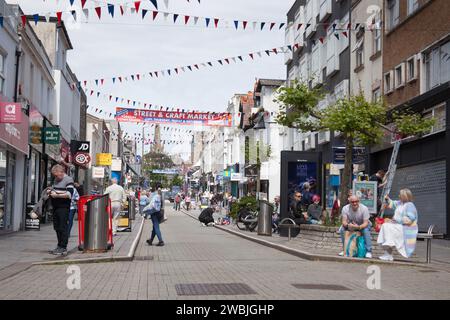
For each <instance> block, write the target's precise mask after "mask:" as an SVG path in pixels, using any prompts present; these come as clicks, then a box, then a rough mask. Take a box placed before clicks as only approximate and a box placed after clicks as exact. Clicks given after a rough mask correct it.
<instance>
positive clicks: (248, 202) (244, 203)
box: [230, 197, 258, 219]
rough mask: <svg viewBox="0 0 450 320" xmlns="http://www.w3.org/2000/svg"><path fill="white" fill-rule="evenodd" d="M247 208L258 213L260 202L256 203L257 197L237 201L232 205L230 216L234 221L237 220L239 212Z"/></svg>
mask: <svg viewBox="0 0 450 320" xmlns="http://www.w3.org/2000/svg"><path fill="white" fill-rule="evenodd" d="M245 207H247V208H249V210H250V211H257V210H258V202H257V201H256V198H255V197H242V198H240V199H239V201H237V202H235V203H233V204H232V205H231V211H230V216H231V217H232V218H233V219H236V218H237V214H238V213H239V211H240V210H241V209H242V208H245Z"/></svg>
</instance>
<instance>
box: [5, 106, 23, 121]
mask: <svg viewBox="0 0 450 320" xmlns="http://www.w3.org/2000/svg"><path fill="white" fill-rule="evenodd" d="M21 122H22V104H21V103H12V102H0V123H21Z"/></svg>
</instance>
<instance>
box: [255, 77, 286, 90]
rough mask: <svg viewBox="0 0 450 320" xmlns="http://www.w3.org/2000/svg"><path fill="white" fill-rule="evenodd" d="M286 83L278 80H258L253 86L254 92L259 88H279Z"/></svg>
mask: <svg viewBox="0 0 450 320" xmlns="http://www.w3.org/2000/svg"><path fill="white" fill-rule="evenodd" d="M285 82H286V81H284V80H279V79H258V80H257V81H256V84H255V91H256V92H258V91H260V90H261V87H263V86H265V87H281V86H282V85H284V83H285Z"/></svg>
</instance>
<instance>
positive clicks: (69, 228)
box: [67, 209, 77, 237]
mask: <svg viewBox="0 0 450 320" xmlns="http://www.w3.org/2000/svg"><path fill="white" fill-rule="evenodd" d="M75 212H77V209H70V211H69V224H68V225H67V234H68V235H69V237H70V231H71V230H72V225H73V218H74V217H75Z"/></svg>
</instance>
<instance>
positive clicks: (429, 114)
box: [423, 103, 446, 134]
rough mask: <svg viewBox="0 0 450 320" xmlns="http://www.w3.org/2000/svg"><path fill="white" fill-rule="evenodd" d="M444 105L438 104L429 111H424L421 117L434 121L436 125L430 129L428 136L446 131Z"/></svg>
mask: <svg viewBox="0 0 450 320" xmlns="http://www.w3.org/2000/svg"><path fill="white" fill-rule="evenodd" d="M445 106H446V104H445V103H443V104H440V105H438V106H436V107H434V108H432V109H430V110H427V111H425V113H424V114H423V117H424V118H425V119H435V120H436V123H435V125H434V126H433V127H432V128H431V130H430V132H429V133H428V134H433V133H437V132H441V131H445V129H446V125H445V123H446V107H445Z"/></svg>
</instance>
